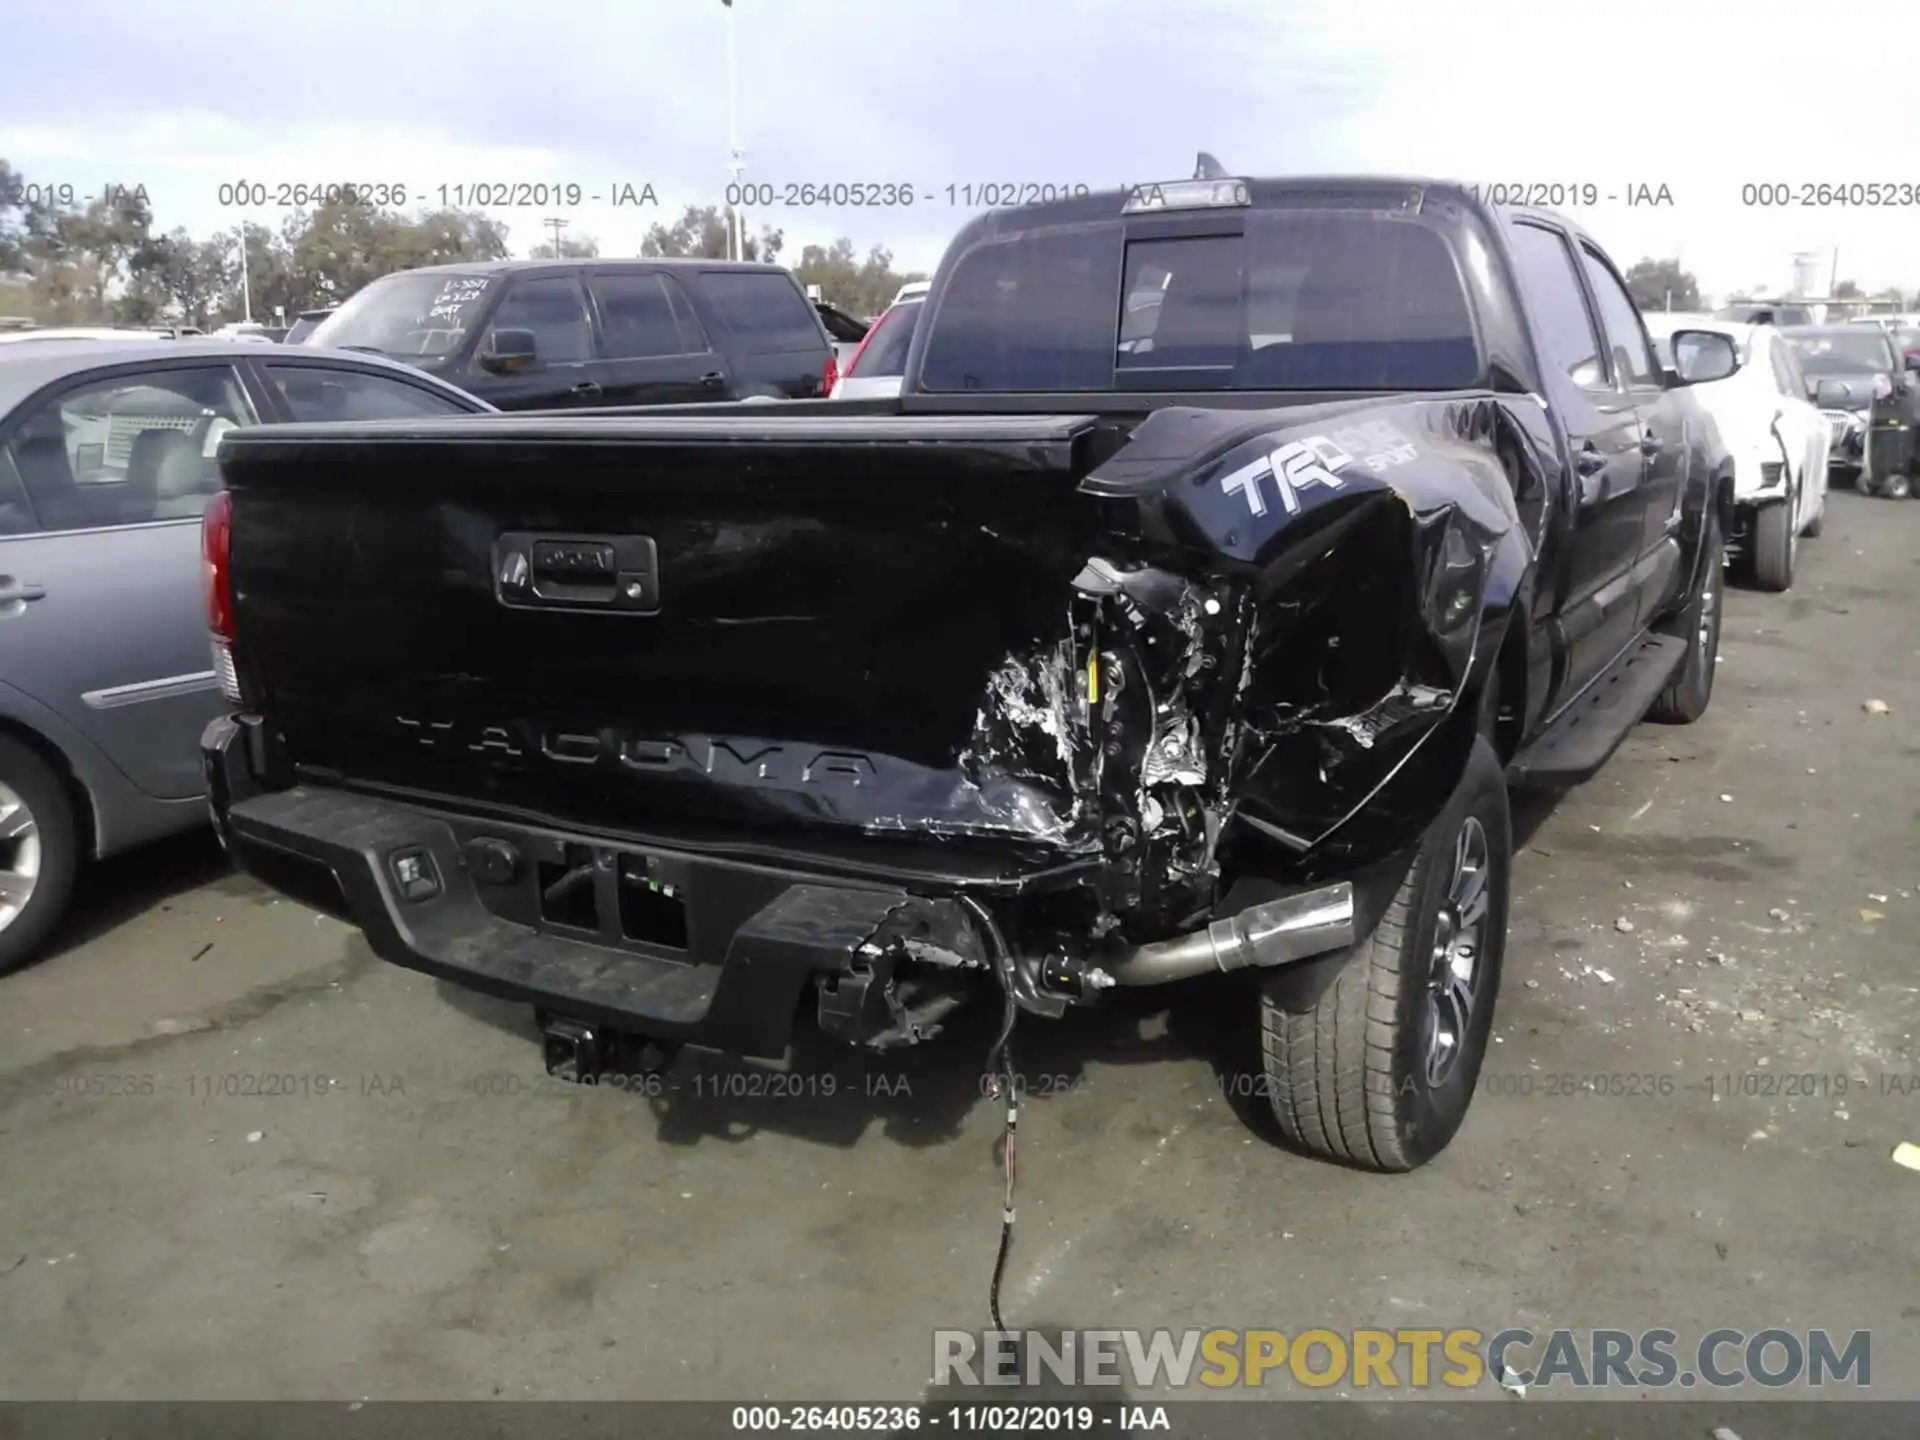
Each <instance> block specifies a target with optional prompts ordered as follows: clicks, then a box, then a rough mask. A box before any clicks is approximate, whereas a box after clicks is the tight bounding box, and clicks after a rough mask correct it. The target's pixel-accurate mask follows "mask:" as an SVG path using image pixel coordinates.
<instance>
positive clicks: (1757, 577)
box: [1747, 495, 1800, 592]
mask: <svg viewBox="0 0 1920 1440" xmlns="http://www.w3.org/2000/svg"><path fill="white" fill-rule="evenodd" d="M1798 508H1799V497H1798V496H1794V495H1789V496H1788V498H1787V499H1785V500H1782V501H1780V502H1779V503H1778V504H1775V505H1762V506H1761V507H1760V508H1759V509H1758V510H1756V511H1754V515H1753V526H1752V528H1751V530H1750V532H1749V533H1750V534H1751V536H1752V541H1751V543H1750V545H1749V548H1748V552H1747V573H1748V574H1749V575H1750V576H1751V577H1752V579H1753V583H1754V585H1755V586H1756V587H1757V588H1758V589H1761V590H1772V591H1775V592H1778V591H1781V590H1787V589H1791V588H1792V586H1793V567H1794V560H1795V558H1796V552H1797V551H1798V550H1799V539H1800V537H1799V535H1798V534H1796V533H1795V528H1794V523H1793V520H1794V511H1795V510H1796V509H1798Z"/></svg>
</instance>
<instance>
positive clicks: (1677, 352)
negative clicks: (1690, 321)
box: [1668, 330, 1740, 385]
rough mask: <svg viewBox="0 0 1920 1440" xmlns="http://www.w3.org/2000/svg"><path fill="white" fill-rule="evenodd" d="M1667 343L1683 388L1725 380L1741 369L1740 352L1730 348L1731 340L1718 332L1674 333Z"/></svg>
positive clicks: (1682, 331)
mask: <svg viewBox="0 0 1920 1440" xmlns="http://www.w3.org/2000/svg"><path fill="white" fill-rule="evenodd" d="M1668 344H1669V345H1671V346H1672V348H1673V368H1674V371H1675V372H1676V373H1677V374H1678V375H1679V376H1680V383H1681V384H1683V385H1705V384H1708V383H1710V382H1712V381H1715V380H1724V379H1726V378H1727V377H1728V376H1729V375H1731V374H1733V373H1734V371H1736V370H1738V369H1739V368H1740V353H1739V351H1737V350H1735V349H1734V348H1733V340H1732V338H1731V337H1730V336H1726V335H1722V334H1721V333H1720V332H1719V331H1718V330H1676V331H1674V332H1673V337H1672V339H1670V340H1669V341H1668Z"/></svg>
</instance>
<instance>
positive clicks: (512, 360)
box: [480, 330, 540, 375]
mask: <svg viewBox="0 0 1920 1440" xmlns="http://www.w3.org/2000/svg"><path fill="white" fill-rule="evenodd" d="M539 358H540V351H539V348H538V347H537V346H536V345H535V344H534V343H533V331H531V330H489V331H488V332H487V343H486V344H485V345H483V346H481V347H480V364H481V365H482V367H484V368H485V369H488V370H491V371H492V372H493V373H494V374H496V375H514V374H518V373H519V372H520V371H522V370H529V369H532V368H533V365H534V363H535V362H536V361H537V360H538V359H539Z"/></svg>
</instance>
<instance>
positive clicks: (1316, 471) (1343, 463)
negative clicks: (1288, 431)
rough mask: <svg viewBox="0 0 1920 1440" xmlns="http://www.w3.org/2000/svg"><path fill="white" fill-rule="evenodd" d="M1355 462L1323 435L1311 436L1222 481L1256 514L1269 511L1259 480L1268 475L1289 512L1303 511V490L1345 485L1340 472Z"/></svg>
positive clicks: (1229, 491)
mask: <svg viewBox="0 0 1920 1440" xmlns="http://www.w3.org/2000/svg"><path fill="white" fill-rule="evenodd" d="M1352 463H1353V457H1352V456H1351V455H1349V454H1347V452H1346V451H1344V450H1342V449H1341V448H1340V447H1339V446H1338V445H1336V444H1334V443H1333V442H1332V441H1331V440H1329V439H1327V437H1326V436H1324V435H1314V436H1310V437H1309V438H1307V439H1305V440H1294V441H1291V442H1289V443H1288V444H1285V445H1282V446H1281V447H1280V448H1279V449H1278V450H1275V451H1274V452H1273V453H1272V454H1269V455H1262V456H1261V457H1260V458H1259V459H1258V460H1255V461H1253V462H1252V463H1251V464H1248V465H1242V466H1241V467H1240V468H1239V469H1238V470H1235V471H1234V472H1233V473H1232V474H1231V475H1228V476H1225V477H1224V478H1222V480H1221V481H1220V488H1221V489H1222V490H1225V491H1226V492H1227V493H1228V494H1229V495H1232V494H1235V493H1238V494H1240V495H1241V496H1243V497H1245V499H1246V502H1247V509H1248V510H1250V511H1252V512H1253V513H1254V514H1255V515H1264V514H1266V513H1267V500H1266V497H1265V496H1264V495H1262V494H1261V493H1260V482H1261V481H1262V480H1263V479H1266V478H1268V477H1269V476H1271V477H1272V479H1273V488H1274V489H1275V490H1277V491H1279V492H1280V503H1281V504H1282V505H1284V506H1286V509H1287V513H1288V514H1289V515H1298V514H1299V513H1300V492H1301V491H1302V490H1303V489H1305V488H1306V487H1307V486H1309V485H1324V486H1326V487H1327V488H1328V489H1329V490H1339V489H1343V488H1344V487H1345V483H1346V482H1345V481H1343V480H1341V478H1340V475H1339V472H1340V471H1342V470H1344V469H1346V468H1347V466H1349V465H1351V464H1352Z"/></svg>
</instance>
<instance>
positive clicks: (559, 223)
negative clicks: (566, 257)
mask: <svg viewBox="0 0 1920 1440" xmlns="http://www.w3.org/2000/svg"><path fill="white" fill-rule="evenodd" d="M540 223H541V224H542V225H545V226H546V227H547V228H548V229H549V230H551V231H552V232H553V258H554V259H556V260H559V259H561V258H563V257H562V256H561V254H560V232H561V231H562V230H564V229H566V228H567V222H566V221H565V220H562V219H561V218H560V217H559V216H558V215H549V216H548V217H547V218H546V219H545V220H542V221H541V222H540Z"/></svg>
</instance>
